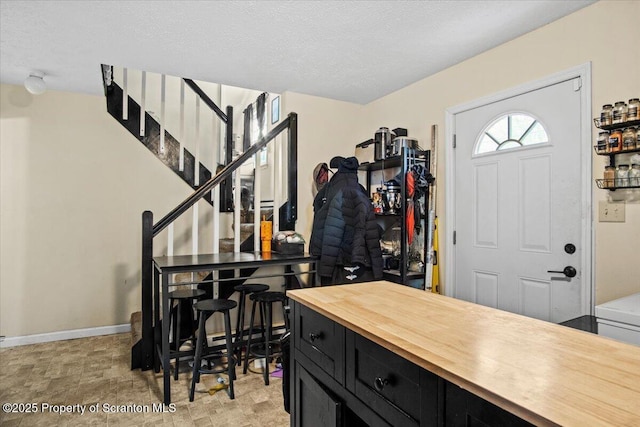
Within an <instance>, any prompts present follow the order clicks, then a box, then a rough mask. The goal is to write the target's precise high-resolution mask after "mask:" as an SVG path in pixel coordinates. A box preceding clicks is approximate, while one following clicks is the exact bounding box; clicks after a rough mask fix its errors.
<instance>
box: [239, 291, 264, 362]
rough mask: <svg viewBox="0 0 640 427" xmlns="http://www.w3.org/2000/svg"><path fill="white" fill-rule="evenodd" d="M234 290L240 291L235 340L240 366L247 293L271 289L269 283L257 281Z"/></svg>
mask: <svg viewBox="0 0 640 427" xmlns="http://www.w3.org/2000/svg"><path fill="white" fill-rule="evenodd" d="M233 290H234V291H237V292H240V297H239V300H238V301H239V302H238V318H237V321H236V336H235V339H234V340H233V348H234V354H235V355H236V360H237V361H238V366H240V365H241V364H242V346H243V345H244V336H245V333H244V313H245V310H246V302H245V300H246V298H247V295H251V294H256V293H258V292H264V291H268V290H269V285H262V284H257V283H251V284H246V283H245V284H242V285H236V286H234V287H233Z"/></svg>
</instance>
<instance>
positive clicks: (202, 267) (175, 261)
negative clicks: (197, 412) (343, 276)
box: [148, 252, 316, 405]
mask: <svg viewBox="0 0 640 427" xmlns="http://www.w3.org/2000/svg"><path fill="white" fill-rule="evenodd" d="M315 262H316V258H315V257H313V256H311V255H309V254H302V255H285V254H277V253H275V252H272V253H270V254H262V253H260V252H234V253H221V254H202V255H179V256H170V257H168V256H164V257H155V258H153V312H154V323H153V325H154V352H153V353H154V359H155V358H159V359H160V360H159V361H160V364H161V367H162V370H163V380H164V392H163V394H164V403H165V404H167V405H168V404H170V403H171V372H170V369H169V364H170V360H171V358H170V356H171V355H170V351H169V317H170V315H169V311H170V307H169V287H170V286H178V285H184V284H185V283H182V282H180V283H170V282H169V275H170V274H176V273H192V272H197V271H217V270H229V269H241V268H260V267H270V266H284V267H285V272H284V274H278V275H273V274H271V275H265V276H260V275H256V276H249V277H251V278H260V277H285V279H286V286H287V289H290V288H291V278H292V277H293V276H296V275H298V274H310V275H311V276H310V277H311V283H310V285H311V286H314V285H315ZM299 264H309V265H310V266H311V268H310V271H309V272H303V273H295V272H294V271H293V269H292V266H293V265H299ZM249 277H247V278H249ZM242 278H243V277H234V278H233V279H220V280H217V281H224V280H238V279H242ZM160 285H162V292H160ZM161 295H162V297H160V296H161ZM148 309H151V307H148ZM161 310H162V311H161ZM160 313H162V319H164V320H165V321H163V322H160ZM159 325H162V330H161V331H159ZM158 332H160V333H158ZM155 365H156V366H157V365H158V363H155Z"/></svg>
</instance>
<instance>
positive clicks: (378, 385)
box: [373, 377, 389, 391]
mask: <svg viewBox="0 0 640 427" xmlns="http://www.w3.org/2000/svg"><path fill="white" fill-rule="evenodd" d="M387 384H389V380H388V379H386V378H380V377H377V378H376V379H375V380H373V386H374V387H375V389H376V390H378V391H382V389H383V388H384V386H386V385H387Z"/></svg>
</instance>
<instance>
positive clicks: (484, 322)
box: [287, 282, 640, 426]
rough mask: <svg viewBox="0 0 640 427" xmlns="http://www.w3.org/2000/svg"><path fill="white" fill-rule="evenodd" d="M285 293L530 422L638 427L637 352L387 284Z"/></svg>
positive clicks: (627, 346)
mask: <svg viewBox="0 0 640 427" xmlns="http://www.w3.org/2000/svg"><path fill="white" fill-rule="evenodd" d="M287 295H288V296H289V297H290V298H292V299H293V300H295V301H298V302H299V303H301V304H303V305H305V306H307V307H309V308H311V309H313V310H315V311H317V312H319V313H321V314H323V315H324V316H326V317H328V318H330V319H332V320H334V321H335V322H337V323H339V324H341V325H343V326H344V327H346V328H348V329H351V330H352V331H354V332H356V333H358V334H360V335H362V336H364V337H366V338H368V339H370V340H372V341H374V342H376V343H378V344H379V345H381V346H383V347H385V348H387V349H389V350H391V351H393V352H395V353H397V354H398V355H400V356H402V357H404V358H405V359H408V360H410V361H412V362H413V363H415V364H416V365H419V366H421V367H423V368H425V369H427V370H429V371H431V372H433V373H434V374H437V375H439V376H440V377H442V378H444V379H445V380H447V381H450V382H452V383H454V384H456V385H458V386H460V387H462V388H464V389H467V390H469V391H470V392H472V393H474V394H476V395H477V396H480V397H482V398H483V399H485V400H487V401H489V402H491V403H493V404H495V405H497V406H500V407H501V408H503V409H506V410H508V411H509V412H512V413H514V414H516V415H517V416H519V417H521V418H523V419H525V420H527V421H529V422H531V423H534V424H537V425H564V426H603V425H612V426H640V347H636V346H633V345H630V344H625V343H621V342H617V341H614V340H611V339H608V338H604V337H600V336H597V335H594V334H590V333H588V332H583V331H579V330H576V329H572V328H568V327H565V326H560V325H556V324H553V323H548V322H544V321H541V320H536V319H532V318H528V317H524V316H520V315H517V314H513V313H508V312H505V311H501V310H496V309H493V308H489V307H484V306H481V305H477V304H473V303H469V302H465V301H461V300H457V299H453V298H449V297H445V296H442V295H437V294H432V293H430V292H424V291H421V290H418V289H414V288H410V287H407V286H402V285H398V284H394V283H390V282H371V283H360V284H352V285H343V286H329V287H317V288H307V289H300V290H293V291H288V292H287Z"/></svg>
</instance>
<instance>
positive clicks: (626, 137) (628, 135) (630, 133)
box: [622, 128, 636, 150]
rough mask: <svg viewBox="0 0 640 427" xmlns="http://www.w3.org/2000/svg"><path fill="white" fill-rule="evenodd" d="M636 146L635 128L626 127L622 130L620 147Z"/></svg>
mask: <svg viewBox="0 0 640 427" xmlns="http://www.w3.org/2000/svg"><path fill="white" fill-rule="evenodd" d="M635 148H636V130H635V129H634V128H626V129H625V130H624V132H622V149H623V150H634V149H635Z"/></svg>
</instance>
